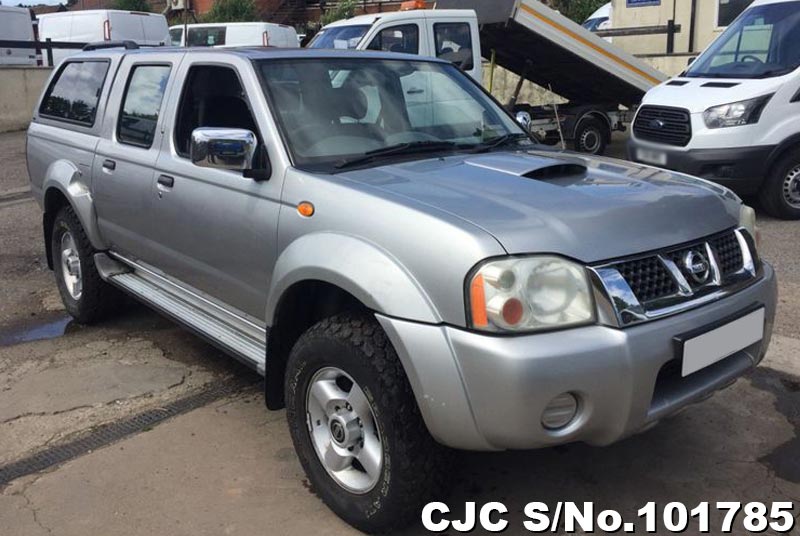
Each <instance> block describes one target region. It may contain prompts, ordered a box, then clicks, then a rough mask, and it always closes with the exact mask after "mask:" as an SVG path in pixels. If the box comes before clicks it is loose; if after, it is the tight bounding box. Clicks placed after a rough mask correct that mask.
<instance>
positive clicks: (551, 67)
mask: <svg viewBox="0 0 800 536" xmlns="http://www.w3.org/2000/svg"><path fill="white" fill-rule="evenodd" d="M436 7H437V9H448V8H454V7H458V8H461V9H474V10H475V12H476V13H477V14H478V24H479V25H480V28H481V47H482V49H483V54H484V55H485V56H487V57H488V56H489V55H490V54H491V51H492V50H494V51H495V53H496V61H497V64H498V65H500V66H501V67H504V68H506V69H508V70H509V71H512V72H514V73H516V74H518V75H520V76H522V75H524V77H525V78H526V79H528V80H530V81H531V82H533V83H535V84H538V85H539V86H542V87H544V88H547V87H552V90H553V91H554V92H555V93H557V94H558V95H561V96H562V97H564V98H566V99H568V100H569V101H570V102H572V103H575V104H580V103H615V104H623V105H633V104H636V103H638V102H640V101H641V99H642V97H643V96H644V94H645V93H646V92H647V91H648V90H649V89H650V88H652V87H653V86H655V85H657V84H660V83H661V82H663V81H665V80H666V79H667V77H666V76H665V75H664V74H663V73H661V72H659V71H657V70H656V69H654V68H652V67H650V66H649V65H648V64H647V63H645V62H643V61H641V60H639V59H637V58H635V57H633V56H631V55H630V54H627V53H626V52H623V51H622V50H620V49H619V48H617V47H615V46H614V45H612V44H611V43H609V42H607V41H605V40H603V39H601V38H599V37H597V36H596V35H594V34H593V33H591V32H589V31H588V30H586V29H585V28H583V27H581V26H580V25H579V24H576V23H575V22H573V21H571V20H569V19H568V18H566V17H564V16H563V15H561V14H559V13H558V12H556V11H554V10H552V9H550V8H548V7H547V6H545V5H544V4H542V3H541V2H539V1H537V0H438V1H437V3H436Z"/></svg>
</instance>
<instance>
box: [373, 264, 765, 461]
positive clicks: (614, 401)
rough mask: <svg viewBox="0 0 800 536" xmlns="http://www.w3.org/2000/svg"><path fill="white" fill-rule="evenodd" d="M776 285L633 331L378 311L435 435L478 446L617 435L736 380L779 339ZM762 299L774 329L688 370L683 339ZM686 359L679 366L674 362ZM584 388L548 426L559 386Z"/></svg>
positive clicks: (602, 439) (592, 440)
mask: <svg viewBox="0 0 800 536" xmlns="http://www.w3.org/2000/svg"><path fill="white" fill-rule="evenodd" d="M776 298H777V285H776V281H775V275H774V271H773V270H772V267H770V266H769V265H767V264H766V263H765V264H764V275H763V277H762V278H761V279H760V280H758V281H757V282H755V283H753V284H752V285H751V286H749V287H747V288H746V289H744V290H742V291H740V292H739V293H737V294H735V295H733V296H729V297H727V298H724V299H721V300H719V301H717V302H714V303H711V304H707V305H705V306H703V307H700V308H697V309H693V310H690V311H687V312H684V313H681V314H677V315H674V316H671V317H667V318H664V319H661V320H657V321H651V322H647V323H644V324H640V325H637V326H633V327H630V328H626V329H616V328H611V327H605V326H589V327H584V328H579V329H572V330H565V331H559V332H552V333H543V334H535V335H527V336H509V337H498V336H490V335H486V334H481V333H475V332H470V331H465V330H462V329H458V328H454V327H450V326H433V325H428V324H419V323H413V322H406V321H403V320H398V319H394V318H389V317H384V316H381V315H377V318H378V320H379V321H380V323H381V324H382V325H383V327H384V329H385V330H386V333H387V334H388V335H389V338H390V340H391V341H392V343H393V344H394V347H395V349H396V350H397V352H398V355H399V356H400V359H401V361H402V363H403V366H404V368H405V370H406V373H407V374H408V376H409V379H410V381H411V385H412V388H413V389H414V392H415V395H416V398H417V402H418V404H419V406H420V409H421V411H422V414H423V417H424V419H425V422H426V424H427V426H428V429H429V430H430V432H431V434H432V435H433V436H434V437H435V438H436V439H437V440H438V441H439V442H441V443H443V444H445V445H448V446H451V447H454V448H462V449H469V450H504V449H530V448H539V447H546V446H552V445H558V444H562V443H568V442H573V441H583V442H586V443H589V444H593V445H607V444H610V443H613V442H615V441H618V440H620V439H622V438H624V437H626V436H629V435H631V434H633V433H635V432H637V431H640V430H641V429H643V428H646V427H648V426H650V425H653V424H655V423H656V422H658V420H660V419H661V418H663V417H665V416H667V415H669V414H671V413H674V412H675V411H677V410H678V409H680V408H682V407H684V406H686V405H687V404H690V403H693V402H697V401H699V400H702V399H703V398H705V397H707V396H708V395H710V394H711V393H713V392H714V391H716V390H718V389H721V388H723V387H726V386H727V385H729V384H730V383H732V382H733V381H735V380H736V378H738V377H739V376H741V375H742V374H744V373H745V372H746V371H748V370H750V369H751V368H753V367H754V366H755V365H757V364H758V363H759V362H760V361H761V359H762V358H763V356H764V353H765V352H766V350H767V347H768V346H769V340H770V337H771V334H772V324H773V320H774V316H775V303H776ZM755 306H764V308H765V310H766V315H765V318H766V320H765V324H766V325H765V326H764V328H765V331H764V339H763V340H762V341H760V342H758V343H756V344H754V345H752V346H750V347H748V348H745V349H743V350H742V351H740V352H738V353H736V354H734V355H732V356H730V357H727V358H725V359H723V360H722V361H719V362H717V363H715V364H713V365H711V366H709V367H707V368H705V369H702V370H700V371H698V372H695V373H694V374H691V375H689V376H687V377H685V378H681V377H680V367H679V366H677V367H676V365H679V361H678V360H679V359H680V355H679V354H678V350H677V345H676V344H675V337H678V336H680V335H683V334H686V333H695V332H697V331H698V329H701V328H702V327H703V326H709V327H711V326H714V327H716V325H715V324H717V323H719V322H720V321H721V320H723V319H728V318H732V317H735V316H737V315H740V314H743V313H745V312H747V311H749V310H751V309H752V308H753V307H755ZM676 368H677V373H676V374H672V371H673V370H674V369H676ZM564 392H571V393H575V394H577V395H578V396H579V399H580V404H579V413H578V416H577V417H576V418H575V419H574V420H573V421H572V422H571V423H570V424H569V425H567V427H565V428H563V429H560V430H555V431H553V430H548V429H546V428H544V427H543V426H542V424H541V416H542V412H543V410H544V408H545V406H546V405H547V404H548V403H549V402H550V401H551V400H552V399H553V398H554V397H556V396H557V395H559V394H561V393H564Z"/></svg>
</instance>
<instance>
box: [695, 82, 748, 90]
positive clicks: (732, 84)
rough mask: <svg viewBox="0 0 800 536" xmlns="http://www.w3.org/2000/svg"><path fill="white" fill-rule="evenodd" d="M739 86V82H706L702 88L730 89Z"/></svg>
mask: <svg viewBox="0 0 800 536" xmlns="http://www.w3.org/2000/svg"><path fill="white" fill-rule="evenodd" d="M738 85H739V82H706V83H705V84H703V85H702V86H700V87H715V88H719V89H730V88H732V87H736V86H738Z"/></svg>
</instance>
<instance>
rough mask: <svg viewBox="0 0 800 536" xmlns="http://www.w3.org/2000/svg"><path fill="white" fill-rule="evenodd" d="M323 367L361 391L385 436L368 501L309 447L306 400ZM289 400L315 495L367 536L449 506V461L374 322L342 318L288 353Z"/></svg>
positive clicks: (322, 326)
mask: <svg viewBox="0 0 800 536" xmlns="http://www.w3.org/2000/svg"><path fill="white" fill-rule="evenodd" d="M325 367H336V368H339V369H341V370H342V371H344V372H346V373H347V374H349V375H350V376H351V377H352V378H353V380H354V381H355V382H356V383H357V384H358V385H359V386H360V387H361V389H362V390H363V391H364V394H365V395H366V398H367V399H368V400H369V401H370V405H371V406H372V411H373V414H374V417H375V421H376V424H377V427H378V429H379V431H380V435H381V438H382V446H383V460H384V463H383V468H382V470H381V474H380V479H379V480H378V482H377V484H376V485H375V487H374V488H372V490H370V491H368V492H367V493H365V494H362V495H358V494H354V493H351V492H349V491H348V490H346V489H345V488H344V487H342V486H340V485H339V484H338V483H337V482H336V481H335V480H334V479H333V478H332V477H331V476H330V475H329V474H328V472H327V471H326V470H325V467H323V465H322V463H321V462H320V460H319V457H318V456H317V453H316V451H315V449H314V445H313V444H312V441H311V437H310V432H309V428H308V425H307V420H306V401H307V396H306V395H307V390H308V385H309V382H310V381H311V379H312V378H313V377H314V375H315V373H317V372H318V371H319V370H321V369H323V368H325ZM285 393H286V395H285V396H286V416H287V419H288V421H289V429H290V431H291V435H292V440H293V442H294V446H295V449H296V451H297V454H298V456H299V458H300V462H301V464H302V465H303V469H304V470H305V472H306V474H307V475H308V478H309V480H310V482H311V485H312V486H313V489H314V491H315V492H316V493H317V495H318V496H319V497H320V498H321V499H322V500H323V501H324V502H325V504H327V505H328V507H330V508H331V510H333V511H334V512H335V513H336V514H337V515H338V516H339V517H341V518H342V519H343V520H345V521H346V522H347V523H349V524H350V525H352V526H354V527H356V528H358V529H360V530H362V531H364V532H367V533H385V532H388V531H392V530H395V529H397V528H400V527H403V526H405V525H407V524H409V523H410V522H411V521H413V520H415V519H419V515H420V513H421V511H422V507H423V506H424V505H425V504H426V503H427V502H430V501H431V500H443V499H444V496H443V494H444V493H445V491H446V484H447V480H446V478H445V476H446V474H447V472H448V466H449V460H450V456H449V455H448V453H447V451H446V449H445V448H444V447H442V446H440V445H438V444H437V443H436V442H435V441H434V440H433V438H432V437H431V435H430V433H429V432H428V430H427V428H426V427H425V424H424V422H423V420H422V416H421V415H420V411H419V408H418V407H417V403H416V400H415V399H414V394H413V392H412V390H411V386H410V384H409V382H408V379H407V377H406V374H405V372H404V370H403V367H402V365H401V363H400V360H399V359H398V357H397V354H396V352H395V350H394V348H393V347H392V345H391V343H390V342H389V339H388V338H387V337H386V334H385V333H384V332H383V330H382V328H381V327H380V325H379V324H378V323H377V322H376V321H375V319H374V318H373V317H372V316H371V315H368V314H361V313H346V314H341V315H338V316H334V317H331V318H328V319H325V320H322V321H321V322H319V323H318V324H316V325H315V326H313V327H312V328H310V329H309V330H308V331H306V332H305V333H304V334H303V335H302V336H301V337H300V339H299V340H298V341H297V343H296V344H295V346H294V348H293V349H292V351H291V353H290V356H289V360H288V363H287V372H286V385H285Z"/></svg>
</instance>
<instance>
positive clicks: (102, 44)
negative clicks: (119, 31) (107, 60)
mask: <svg viewBox="0 0 800 536" xmlns="http://www.w3.org/2000/svg"><path fill="white" fill-rule="evenodd" d="M103 48H124V49H125V50H135V49H137V48H139V45H138V44H137V43H136V41H131V40H129V39H126V40H125V41H97V42H96V43H87V44H86V45H85V46H84V47H83V50H100V49H103Z"/></svg>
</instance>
